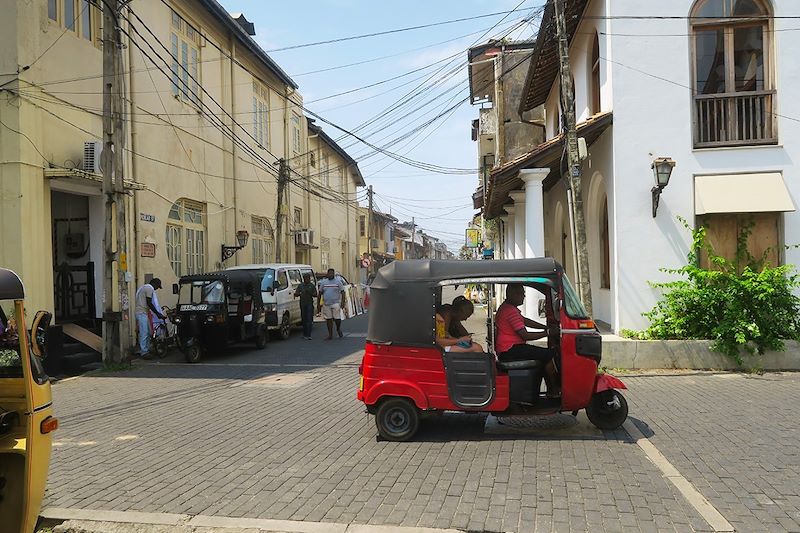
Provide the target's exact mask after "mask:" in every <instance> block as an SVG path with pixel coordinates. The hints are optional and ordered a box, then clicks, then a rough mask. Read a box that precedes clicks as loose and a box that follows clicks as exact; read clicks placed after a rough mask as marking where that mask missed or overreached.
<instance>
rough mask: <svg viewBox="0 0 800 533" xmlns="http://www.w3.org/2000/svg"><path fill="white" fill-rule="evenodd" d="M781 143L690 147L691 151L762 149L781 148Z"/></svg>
mask: <svg viewBox="0 0 800 533" xmlns="http://www.w3.org/2000/svg"><path fill="white" fill-rule="evenodd" d="M783 147H784V146H783V144H782V143H775V144H742V145H738V146H706V147H703V148H692V152H698V153H703V152H719V151H731V150H763V149H765V148H780V149H783Z"/></svg>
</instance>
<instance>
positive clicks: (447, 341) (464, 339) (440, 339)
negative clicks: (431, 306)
mask: <svg viewBox="0 0 800 533" xmlns="http://www.w3.org/2000/svg"><path fill="white" fill-rule="evenodd" d="M452 314H453V309H452V306H450V305H446V304H445V305H443V306H441V307H440V308H439V309H438V311H437V312H436V344H438V345H439V346H441V347H442V348H443V349H444V351H445V352H481V353H482V352H483V347H482V346H481V345H480V344H478V343H477V342H472V335H464V336H461V337H450V336H449V335H448V334H447V330H448V328H449V325H450V319H451V318H452Z"/></svg>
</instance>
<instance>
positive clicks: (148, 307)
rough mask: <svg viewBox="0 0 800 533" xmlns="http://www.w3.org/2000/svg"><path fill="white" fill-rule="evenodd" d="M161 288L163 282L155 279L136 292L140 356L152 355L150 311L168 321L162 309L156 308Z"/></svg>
mask: <svg viewBox="0 0 800 533" xmlns="http://www.w3.org/2000/svg"><path fill="white" fill-rule="evenodd" d="M160 288H161V280H160V279H158V278H153V279H151V280H150V283H145V284H144V285H142V286H141V287H139V288H138V289H137V290H136V298H135V300H136V309H135V312H136V329H137V330H138V332H139V356H140V357H149V354H150V337H151V336H152V334H153V332H152V331H151V330H150V317H149V316H148V315H147V313H148V311H149V312H152V313H153V316H157V317H158V318H159V319H161V320H166V318H167V317H165V316H164V315H163V314H162V313H161V309H159V308H158V307H156V305H155V303H154V301H155V294H156V291H157V290H158V289H160Z"/></svg>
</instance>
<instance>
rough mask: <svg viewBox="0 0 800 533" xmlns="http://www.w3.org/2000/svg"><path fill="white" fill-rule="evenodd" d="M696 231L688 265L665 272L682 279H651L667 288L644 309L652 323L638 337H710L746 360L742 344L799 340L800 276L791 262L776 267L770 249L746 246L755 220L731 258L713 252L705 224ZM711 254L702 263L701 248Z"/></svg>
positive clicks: (777, 346) (768, 346) (773, 346)
mask: <svg viewBox="0 0 800 533" xmlns="http://www.w3.org/2000/svg"><path fill="white" fill-rule="evenodd" d="M681 222H682V223H683V224H684V226H686V228H687V229H690V231H692V237H693V243H692V249H691V251H690V252H689V255H688V262H687V265H686V266H684V267H682V268H679V269H662V270H661V271H662V272H667V273H670V274H675V275H678V276H681V277H682V278H683V279H681V280H678V281H672V282H667V283H651V286H653V287H655V288H658V289H661V290H662V291H663V292H664V294H663V298H662V300H661V301H659V302H658V304H656V306H655V307H654V308H653V310H652V311H650V312H648V313H644V316H645V317H647V318H648V319H649V320H650V327H649V328H647V329H646V330H645V331H643V332H638V333H637V332H632V333H635V334H636V336H637V337H638V338H643V337H644V338H652V339H711V340H713V341H714V343H713V345H712V348H713V349H714V350H717V351H719V352H722V353H724V354H726V355H728V356H729V357H731V358H733V359H735V360H736V362H737V363H738V364H742V358H741V350H742V349H744V350H745V351H747V352H749V353H750V354H754V353H756V352H758V353H759V354H763V353H764V352H765V351H766V350H783V349H784V348H785V346H784V342H783V341H784V340H800V298H798V297H797V296H795V295H794V293H793V290H794V289H797V288H798V287H800V278H798V276H797V275H796V274H795V271H794V268H793V267H792V266H791V265H784V266H779V267H772V266H771V265H769V264H768V262H767V255H768V253H769V252H765V253H764V256H762V257H760V258H755V257H753V256H752V255H751V254H750V253H749V252H748V250H747V239H748V237H749V235H750V232H751V230H752V226H750V227H745V228H744V229H743V230H742V232H741V233H740V235H739V238H738V241H737V252H736V257H735V258H734V259H733V260H728V259H725V258H723V257H720V256H718V255H716V254H715V253H714V250H713V248H712V247H711V246H710V245H709V244H708V242H707V239H706V229H705V228H702V227H701V228H698V229H695V230H691V228H689V226H688V224H687V223H686V221H685V220H683V219H681ZM701 250H702V251H705V252H706V253H707V254H708V263H709V265H710V268H709V269H703V268H700V266H699V261H698V258H699V253H700V251H701Z"/></svg>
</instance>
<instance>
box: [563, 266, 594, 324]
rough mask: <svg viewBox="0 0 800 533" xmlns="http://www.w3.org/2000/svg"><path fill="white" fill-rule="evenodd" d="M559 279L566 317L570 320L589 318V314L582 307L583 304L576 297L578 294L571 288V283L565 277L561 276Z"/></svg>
mask: <svg viewBox="0 0 800 533" xmlns="http://www.w3.org/2000/svg"><path fill="white" fill-rule="evenodd" d="M561 279H562V281H563V285H564V306H565V308H566V310H567V315H569V317H570V318H589V313H587V312H586V308H585V307H583V303H582V302H581V299H580V298H579V297H578V293H577V292H575V289H573V288H572V283H570V281H569V278H568V277H567V275H566V274H564V275H562V276H561Z"/></svg>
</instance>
